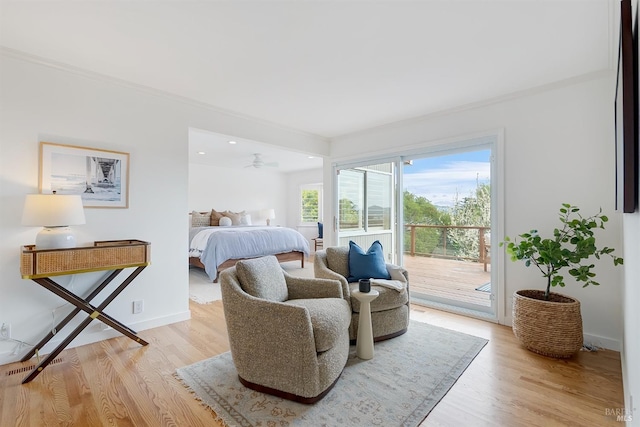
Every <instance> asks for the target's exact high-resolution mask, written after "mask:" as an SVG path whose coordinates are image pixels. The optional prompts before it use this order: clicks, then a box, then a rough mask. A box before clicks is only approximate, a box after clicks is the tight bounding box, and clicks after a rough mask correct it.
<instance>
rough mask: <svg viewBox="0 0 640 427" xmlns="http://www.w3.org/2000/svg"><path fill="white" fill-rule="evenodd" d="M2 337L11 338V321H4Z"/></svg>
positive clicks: (0, 328)
mask: <svg viewBox="0 0 640 427" xmlns="http://www.w3.org/2000/svg"><path fill="white" fill-rule="evenodd" d="M0 338H4V339H11V323H3V324H2V326H1V327H0Z"/></svg>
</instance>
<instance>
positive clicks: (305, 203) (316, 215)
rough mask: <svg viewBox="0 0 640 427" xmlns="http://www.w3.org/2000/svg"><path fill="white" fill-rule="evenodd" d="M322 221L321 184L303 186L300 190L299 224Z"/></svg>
mask: <svg viewBox="0 0 640 427" xmlns="http://www.w3.org/2000/svg"><path fill="white" fill-rule="evenodd" d="M320 221H322V184H310V185H304V186H302V187H301V188H300V222H302V223H310V222H312V223H316V222H320Z"/></svg>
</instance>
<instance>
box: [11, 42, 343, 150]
mask: <svg viewBox="0 0 640 427" xmlns="http://www.w3.org/2000/svg"><path fill="white" fill-rule="evenodd" d="M0 55H1V56H5V57H7V58H12V59H17V60H21V61H25V62H30V63H33V64H38V65H42V66H45V67H49V68H53V69H56V70H60V71H65V72H68V73H71V74H75V75H78V76H81V77H85V78H88V79H92V80H96V81H101V82H103V83H108V84H113V85H118V86H121V87H125V88H128V89H132V90H135V91H138V92H143V93H146V94H149V95H154V96H158V97H162V98H165V99H168V100H171V101H176V102H181V103H183V104H187V105H190V106H192V107H196V108H203V109H207V110H209V111H213V112H215V113H217V114H221V115H225V116H228V117H233V118H236V119H242V120H247V121H251V122H255V123H258V124H261V125H263V126H269V127H272V128H277V129H279V130H282V131H286V132H290V133H294V134H298V135H300V136H304V137H306V138H311V139H315V140H317V141H320V142H324V143H328V142H330V140H329V138H327V137H325V136H322V135H316V134H313V133H309V132H305V131H303V130H300V129H295V128H291V127H288V126H285V125H282V124H279V123H274V122H270V121H268V120H264V119H261V118H259V117H253V116H250V115H247V114H242V113H238V112H236V111H232V110H226V109H224V108H221V107H217V106H215V105H212V104H208V103H206V102H202V101H197V100H195V99H193V98H188V97H186V96H181V95H177V94H175V93H172V92H167V91H163V90H160V89H155V88H153V87H150V86H145V85H141V84H137V83H133V82H130V81H128V80H124V79H120V78H117V77H112V76H109V75H106V74H101V73H98V72H95V71H90V70H87V69H84V68H80V67H76V66H74V65H70V64H67V63H64V62H59V61H55V60H52V59H49V58H44V57H41V56H37V55H32V54H30V53H26V52H23V51H20V50H16V49H11V48H8V47H6V46H1V45H0Z"/></svg>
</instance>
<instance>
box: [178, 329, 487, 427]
mask: <svg viewBox="0 0 640 427" xmlns="http://www.w3.org/2000/svg"><path fill="white" fill-rule="evenodd" d="M487 342H488V341H487V340H485V339H483V338H478V337H474V336H471V335H466V334H462V333H460V332H455V331H451V330H448V329H443V328H440V327H437V326H432V325H428V324H426V323H419V322H416V321H412V322H411V324H410V326H409V331H408V332H407V333H406V334H404V335H402V336H400V337H397V338H394V339H391V340H387V341H383V342H380V343H376V344H375V355H374V357H373V359H371V360H366V361H365V360H360V359H358V358H357V357H356V355H355V346H351V352H350V354H349V360H348V362H347V366H346V367H345V369H344V371H343V372H342V375H341V376H340V379H339V380H338V382H337V384H336V385H335V387H334V388H333V389H332V390H331V391H330V392H329V393H328V394H327V395H326V396H325V397H324V399H322V400H320V402H318V403H316V404H314V405H304V404H301V403H296V402H291V401H288V400H284V399H281V398H277V397H275V396H271V395H268V394H263V393H259V392H256V391H253V390H250V389H248V388H245V387H244V386H243V385H242V384H240V381H239V380H238V376H237V373H236V370H235V367H234V365H233V361H232V359H231V353H229V352H227V353H223V354H221V355H219V356H216V357H213V358H211V359H206V360H203V361H201V362H197V363H194V364H193V365H189V366H187V367H184V368H180V369H178V371H177V376H178V377H179V378H180V379H181V380H182V382H183V383H184V384H185V385H186V386H187V387H188V388H189V389H190V390H191V391H192V392H193V393H195V395H196V396H197V398H198V399H200V400H201V401H202V402H203V404H205V405H206V406H208V407H210V408H211V409H212V410H213V411H214V412H215V413H216V415H217V416H218V417H219V419H221V420H222V421H223V422H224V423H226V425H228V426H246V427H250V426H264V427H266V426H310V427H311V426H313V427H316V426H327V427H329V426H340V427H342V426H354V427H355V426H367V427H368V426H385V427H391V426H417V425H419V424H420V423H421V422H422V421H423V420H424V419H425V418H426V416H427V415H428V414H429V412H431V410H432V409H433V408H434V407H435V406H436V404H437V403H438V402H439V401H440V399H442V398H443V397H444V395H445V394H446V393H447V392H448V391H449V389H450V388H451V386H453V384H454V383H455V382H456V380H457V379H458V377H459V376H460V375H461V374H462V373H463V372H464V370H465V369H466V368H467V367H468V366H469V364H470V363H471V362H472V361H473V359H474V358H475V357H476V355H477V354H478V353H479V352H480V350H482V348H483V347H484V346H485V345H486V343H487ZM258 360H259V358H258Z"/></svg>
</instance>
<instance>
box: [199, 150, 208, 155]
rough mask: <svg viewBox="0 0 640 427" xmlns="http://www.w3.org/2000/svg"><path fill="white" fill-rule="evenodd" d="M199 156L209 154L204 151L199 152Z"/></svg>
mask: <svg viewBox="0 0 640 427" xmlns="http://www.w3.org/2000/svg"><path fill="white" fill-rule="evenodd" d="M198 154H200V155H202V154H207V153H205V152H204V151H198Z"/></svg>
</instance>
